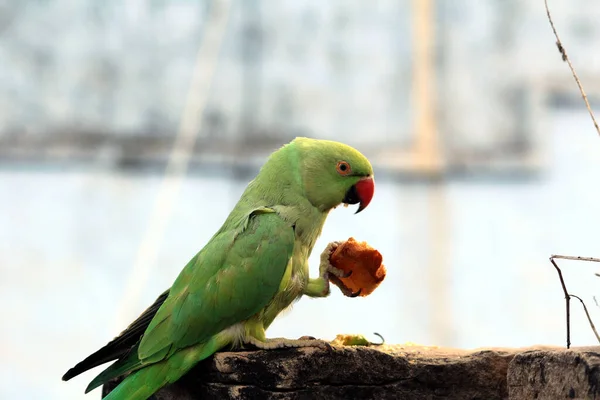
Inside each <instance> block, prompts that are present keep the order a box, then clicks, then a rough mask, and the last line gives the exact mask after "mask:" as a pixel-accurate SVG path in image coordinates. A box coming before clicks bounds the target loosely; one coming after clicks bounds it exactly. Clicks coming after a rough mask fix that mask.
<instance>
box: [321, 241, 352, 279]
mask: <svg viewBox="0 0 600 400" xmlns="http://www.w3.org/2000/svg"><path fill="white" fill-rule="evenodd" d="M341 243H342V242H331V243H329V244H328V245H327V247H325V250H323V252H322V253H321V263H320V264H319V276H321V277H322V278H324V279H328V278H329V275H330V274H331V275H333V276H335V277H338V278H347V277H349V276H350V275H352V271H350V272H348V273H346V272H344V271H342V270H341V269H339V268H336V267H334V266H333V265H331V261H329V259H330V258H331V254H333V252H334V251H335V249H337V248H338V246H339V245H340V244H341Z"/></svg>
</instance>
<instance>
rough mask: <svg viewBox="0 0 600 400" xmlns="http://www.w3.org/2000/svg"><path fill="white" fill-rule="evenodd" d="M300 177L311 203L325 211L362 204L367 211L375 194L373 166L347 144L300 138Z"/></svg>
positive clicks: (362, 207) (360, 209) (296, 143)
mask: <svg viewBox="0 0 600 400" xmlns="http://www.w3.org/2000/svg"><path fill="white" fill-rule="evenodd" d="M292 143H294V144H295V146H297V148H298V149H299V150H300V154H301V157H300V160H301V161H300V165H299V167H300V174H301V176H302V181H303V183H304V191H305V195H306V197H307V198H308V200H309V201H310V202H311V203H312V204H313V205H314V206H315V207H317V208H319V209H320V210H322V211H328V210H330V209H332V208H335V207H337V206H338V205H340V204H359V206H358V210H357V211H356V213H359V212H361V211H362V210H364V209H365V208H366V207H367V206H368V205H369V203H370V202H371V199H372V198H373V193H374V192H375V182H374V180H373V167H372V166H371V163H370V162H369V160H367V158H366V157H365V156H363V155H362V154H361V153H360V152H359V151H358V150H356V149H354V148H352V147H350V146H348V145H345V144H343V143H339V142H334V141H329V140H317V139H308V138H296V139H294V141H293V142H292Z"/></svg>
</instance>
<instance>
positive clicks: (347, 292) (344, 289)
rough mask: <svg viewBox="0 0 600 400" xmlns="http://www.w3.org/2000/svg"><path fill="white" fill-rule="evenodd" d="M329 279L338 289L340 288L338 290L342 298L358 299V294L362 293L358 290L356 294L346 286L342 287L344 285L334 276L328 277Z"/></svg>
mask: <svg viewBox="0 0 600 400" xmlns="http://www.w3.org/2000/svg"><path fill="white" fill-rule="evenodd" d="M329 279H331V282H333V283H334V284H335V285H336V286H337V287H338V288H340V290H341V291H342V293H343V294H344V296H347V297H358V296H360V293H361V292H362V289H358V291H357V292H353V291H352V290H351V289H350V288H348V287H347V286H346V285H344V283H343V282H342V281H341V280H340V279H339V278H338V277H337V276H335V275H334V276H330V277H329Z"/></svg>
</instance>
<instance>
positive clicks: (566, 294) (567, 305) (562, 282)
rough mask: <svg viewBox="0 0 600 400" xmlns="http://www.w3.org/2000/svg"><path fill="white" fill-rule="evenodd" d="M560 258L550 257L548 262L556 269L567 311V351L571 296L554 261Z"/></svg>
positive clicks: (569, 335)
mask: <svg viewBox="0 0 600 400" xmlns="http://www.w3.org/2000/svg"><path fill="white" fill-rule="evenodd" d="M559 257H560V256H558V257H557V256H550V262H551V263H552V265H554V268H556V272H558V278H559V279H560V285H561V286H562V290H563V293H564V294H565V309H566V310H567V349H568V348H570V347H571V296H569V292H568V291H567V286H566V285H565V280H564V279H563V276H562V271H561V270H560V268H558V265H557V264H556V262H555V261H554V259H555V258H559Z"/></svg>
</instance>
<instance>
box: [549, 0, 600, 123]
mask: <svg viewBox="0 0 600 400" xmlns="http://www.w3.org/2000/svg"><path fill="white" fill-rule="evenodd" d="M544 5H545V6H546V15H548V22H550V26H551V27H552V32H554V36H555V37H556V47H558V51H559V52H560V55H561V56H562V60H563V61H566V62H567V64H569V68H570V69H571V73H572V74H573V78H575V83H577V86H578V87H579V91H580V92H581V96H582V97H583V101H584V102H585V106H586V107H587V110H588V112H589V113H590V117H591V118H592V122H593V123H594V127H595V128H596V132H598V135H600V128H599V127H598V123H597V122H596V118H595V117H594V113H593V112H592V108H591V107H590V102H589V101H588V98H587V95H586V94H585V90H583V86H582V85H581V81H580V80H579V77H578V76H577V73H576V72H575V68H574V67H573V64H571V60H570V59H569V56H568V55H567V51H566V50H565V46H563V44H562V42H561V41H560V38H559V37H558V33H557V32H556V28H555V27H554V21H552V16H551V15H550V9H549V8H548V0H544Z"/></svg>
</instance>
